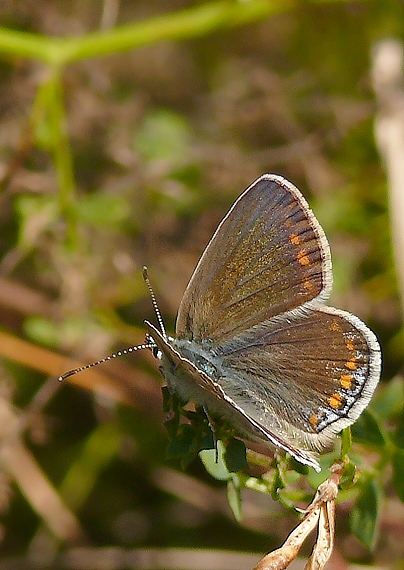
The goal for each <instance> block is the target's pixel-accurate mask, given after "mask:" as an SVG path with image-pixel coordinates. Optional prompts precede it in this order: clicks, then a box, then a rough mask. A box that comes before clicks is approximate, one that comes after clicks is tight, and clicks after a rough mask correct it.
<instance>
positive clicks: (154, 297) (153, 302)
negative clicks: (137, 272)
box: [142, 265, 167, 340]
mask: <svg viewBox="0 0 404 570" xmlns="http://www.w3.org/2000/svg"><path fill="white" fill-rule="evenodd" d="M142 275H143V279H144V282H145V283H146V285H147V288H148V290H149V295H150V298H151V302H152V305H153V309H154V312H155V314H156V318H157V322H158V324H159V327H160V331H161V335H162V337H163V338H164V340H167V333H166V329H165V327H164V323H163V319H162V317H161V313H160V310H159V307H158V305H157V301H156V296H155V294H154V291H153V289H152V286H151V283H150V279H149V274H148V272H147V267H146V266H145V265H144V266H143V271H142Z"/></svg>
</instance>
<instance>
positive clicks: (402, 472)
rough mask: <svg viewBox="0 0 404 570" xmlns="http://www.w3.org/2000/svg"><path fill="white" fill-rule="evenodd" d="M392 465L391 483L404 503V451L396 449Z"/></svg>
mask: <svg viewBox="0 0 404 570" xmlns="http://www.w3.org/2000/svg"><path fill="white" fill-rule="evenodd" d="M392 464H393V483H394V486H395V488H396V493H397V495H398V497H399V499H400V501H403V503H404V449H397V450H396V451H395V452H394V454H393V458H392Z"/></svg>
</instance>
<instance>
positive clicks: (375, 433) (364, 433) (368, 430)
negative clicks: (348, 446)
mask: <svg viewBox="0 0 404 570" xmlns="http://www.w3.org/2000/svg"><path fill="white" fill-rule="evenodd" d="M351 429H352V435H353V440H354V441H355V442H356V443H361V444H362V445H370V446H372V447H376V448H377V447H384V446H385V445H386V441H385V439H384V436H383V434H382V432H381V430H380V427H379V424H378V422H377V420H376V418H375V417H374V416H373V415H372V414H371V413H370V412H369V410H365V411H364V412H363V413H362V415H361V416H360V417H359V419H358V420H357V421H356V422H355V423H354V424H353V426H352V428H351Z"/></svg>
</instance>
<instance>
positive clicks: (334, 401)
mask: <svg viewBox="0 0 404 570" xmlns="http://www.w3.org/2000/svg"><path fill="white" fill-rule="evenodd" d="M328 403H329V404H330V406H331V407H332V408H334V409H335V410H337V409H338V408H341V407H342V405H343V404H344V398H343V396H341V394H338V392H335V394H333V395H332V396H330V398H328Z"/></svg>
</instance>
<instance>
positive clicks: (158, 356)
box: [151, 346, 163, 360]
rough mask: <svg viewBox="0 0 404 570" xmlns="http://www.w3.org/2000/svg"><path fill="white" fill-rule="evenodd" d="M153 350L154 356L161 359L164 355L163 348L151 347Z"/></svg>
mask: <svg viewBox="0 0 404 570" xmlns="http://www.w3.org/2000/svg"><path fill="white" fill-rule="evenodd" d="M151 350H152V353H153V356H154V358H157V359H158V360H161V358H162V356H163V353H162V352H161V350H159V348H158V347H157V346H153V347H151Z"/></svg>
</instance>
